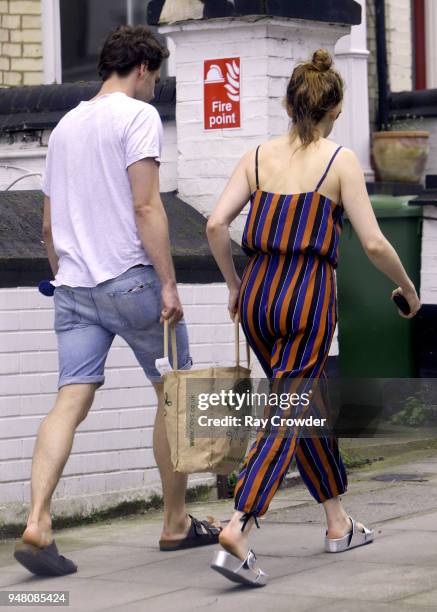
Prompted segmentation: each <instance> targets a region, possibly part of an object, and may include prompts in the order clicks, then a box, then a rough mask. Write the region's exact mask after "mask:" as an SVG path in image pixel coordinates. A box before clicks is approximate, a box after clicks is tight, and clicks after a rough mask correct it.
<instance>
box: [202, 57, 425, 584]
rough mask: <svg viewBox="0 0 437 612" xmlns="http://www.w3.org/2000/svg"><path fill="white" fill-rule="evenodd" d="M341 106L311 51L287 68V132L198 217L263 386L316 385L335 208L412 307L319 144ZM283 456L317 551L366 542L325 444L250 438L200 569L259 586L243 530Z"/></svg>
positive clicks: (396, 270) (334, 451)
mask: <svg viewBox="0 0 437 612" xmlns="http://www.w3.org/2000/svg"><path fill="white" fill-rule="evenodd" d="M342 99H343V81H342V79H341V76H340V75H339V74H338V73H337V71H336V70H335V69H334V68H332V60H331V57H330V55H329V53H328V52H327V51H325V50H323V49H319V50H317V51H316V52H315V53H314V55H313V58H312V60H311V61H308V62H304V63H301V64H299V65H297V66H296V67H295V69H294V71H293V73H292V75H291V78H290V81H289V84H288V87H287V95H286V108H287V112H288V115H289V116H290V117H291V119H292V129H291V131H290V132H289V133H286V134H284V135H282V136H280V137H278V138H274V139H272V140H269V141H267V142H265V143H263V144H262V145H261V146H259V147H257V148H256V149H255V150H252V151H249V152H248V153H246V154H245V155H244V156H243V157H242V158H241V160H240V162H239V164H238V165H237V167H236V169H235V171H234V173H233V175H232V177H231V179H230V181H229V183H228V185H227V186H226V188H225V190H224V191H223V194H222V195H221V197H220V200H219V202H218V203H217V206H216V207H215V209H214V211H213V212H212V214H211V216H210V218H209V220H208V225H207V233H208V240H209V243H210V247H211V250H212V252H213V255H214V257H215V259H216V261H217V263H218V265H219V267H220V269H221V271H222V273H223V276H224V278H225V280H226V283H227V286H228V288H229V312H230V315H231V318H232V319H234V317H235V316H236V314H237V313H238V315H239V317H240V321H241V324H242V327H243V331H244V333H245V335H246V337H247V340H248V342H249V344H250V346H251V347H252V349H253V351H254V352H255V354H256V356H257V357H258V359H259V361H260V363H261V365H262V367H263V369H264V372H265V374H266V376H267V377H268V378H273V379H277V378H295V377H307V378H310V379H312V378H314V379H317V378H318V377H319V376H320V375H321V374H322V372H323V367H324V365H325V361H326V359H327V356H328V352H329V347H330V344H331V341H332V337H333V334H334V329H335V325H336V321H337V301H336V291H335V272H334V269H335V267H336V266H337V255H338V253H337V250H338V239H339V235H340V232H341V228H342V217H343V212H344V211H346V213H347V216H348V218H349V220H350V222H351V223H352V226H353V227H354V229H355V231H356V233H357V235H358V238H359V240H360V242H361V245H362V246H363V248H364V250H365V252H366V254H367V256H368V257H369V259H370V261H371V262H372V263H373V264H374V265H375V266H376V267H377V268H378V269H379V270H380V271H381V272H383V273H384V274H385V275H386V276H388V278H390V279H391V280H392V281H393V283H395V285H397V286H398V287H397V288H396V289H395V290H394V291H393V293H392V297H393V295H394V294H396V293H399V294H401V295H403V296H404V298H405V299H406V300H407V301H408V304H409V307H410V314H409V315H408V317H407V318H410V317H412V316H414V315H415V314H416V313H417V311H418V310H419V308H420V302H419V298H418V296H417V293H416V291H415V288H414V285H413V283H412V282H411V280H410V278H409V277H408V275H407V273H406V271H405V269H404V268H403V266H402V264H401V262H400V260H399V257H398V255H397V253H396V251H395V250H394V249H393V247H392V246H391V244H390V243H389V242H388V241H387V239H386V238H385V237H384V235H383V234H382V233H381V230H380V228H379V226H378V223H377V220H376V218H375V215H374V212H373V209H372V205H371V203H370V201H369V197H368V194H367V190H366V186H365V180H364V176H363V172H362V170H361V168H360V165H359V162H358V160H357V158H356V156H355V155H354V153H353V152H352V151H350V150H348V149H345V148H344V147H341V146H338V145H337V144H335V143H334V142H332V141H331V140H328V139H327V136H328V135H329V134H330V132H331V130H332V128H333V125H334V122H335V120H336V119H337V118H338V116H339V114H340V112H341V106H342ZM249 200H250V210H249V214H248V217H247V222H246V226H245V229H244V233H243V239H242V246H243V249H244V251H245V252H246V253H247V254H248V255H250V260H249V263H248V265H247V266H246V269H245V271H244V274H243V278H242V281H240V279H239V278H238V276H237V273H236V271H235V267H234V264H233V261H232V256H231V250H230V235H229V225H230V224H231V223H232V221H233V220H234V219H235V218H236V217H237V215H238V214H239V213H240V212H241V210H242V209H243V207H244V206H245V205H246V202H247V201H249ZM340 202H341V204H340ZM399 314H400V315H401V316H405V315H403V314H402V313H401V311H400V310H399ZM281 436H282V437H281ZM293 457H295V459H296V462H297V465H298V468H299V471H300V473H301V475H302V477H303V480H304V482H305V484H306V485H307V486H308V489H309V491H310V493H311V494H312V495H313V497H314V498H315V499H316V501H317V502H319V503H321V504H323V508H324V510H325V513H326V520H327V532H326V538H325V550H326V551H327V552H341V551H343V550H347V549H349V548H352V547H354V546H360V545H362V544H367V543H369V542H371V541H372V540H373V531H371V530H370V529H367V528H366V527H364V525H362V524H361V523H356V522H355V521H354V520H353V519H351V517H349V516H348V514H347V513H346V511H345V510H344V509H343V507H342V505H341V501H340V495H341V494H342V493H344V492H345V490H346V486H347V479H346V473H345V469H344V465H343V463H342V460H341V456H340V453H339V450H338V445H337V441H336V440H335V439H334V438H333V437H319V438H302V437H299V436H287V437H284V436H283V434H281V433H278V432H276V431H273V433H269V435H268V436H266V435H263V433H262V432H260V433H258V435H257V438H256V440H255V442H254V444H253V445H252V447H251V449H250V451H249V454H248V456H247V457H246V460H245V462H244V465H243V469H242V470H241V472H240V475H239V478H238V482H237V486H236V496H235V510H236V511H235V514H234V515H233V517H232V519H231V520H230V522H229V523H228V524H227V526H226V527H225V528H224V529H223V531H222V532H221V534H220V537H219V540H220V544H221V546H222V547H223V549H224V551H220V552H219V553H217V555H216V558H215V560H214V562H213V565H212V567H213V569H216V570H217V571H219V572H221V573H222V574H224V575H225V576H227V577H228V578H230V579H231V580H234V581H237V582H243V583H245V584H250V585H253V586H262V585H264V584H265V583H266V579H267V576H266V574H264V572H262V570H260V569H259V568H258V567H257V565H256V561H255V555H254V554H253V551H251V550H250V549H249V545H248V534H249V532H250V529H251V528H252V527H253V524H254V523H256V524H257V521H256V517H257V516H261V515H262V514H264V513H265V512H266V511H267V508H268V505H269V503H270V501H271V499H272V497H273V495H274V493H275V492H276V490H277V488H278V486H279V484H280V483H281V481H282V479H283V477H284V475H285V473H286V471H287V469H288V466H289V464H290V462H291V460H292V458H293ZM225 551H226V552H225Z"/></svg>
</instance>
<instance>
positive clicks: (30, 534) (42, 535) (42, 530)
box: [21, 521, 53, 548]
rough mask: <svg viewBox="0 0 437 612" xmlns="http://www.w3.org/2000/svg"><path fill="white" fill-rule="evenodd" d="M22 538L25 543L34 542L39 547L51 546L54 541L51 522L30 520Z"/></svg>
mask: <svg viewBox="0 0 437 612" xmlns="http://www.w3.org/2000/svg"><path fill="white" fill-rule="evenodd" d="M21 539H22V540H23V542H24V543H25V544H33V546H38V548H44V547H45V546H49V544H51V543H52V542H53V533H52V526H51V522H42V521H40V522H37V521H28V523H27V527H26V529H25V530H24V532H23V535H22V536H21Z"/></svg>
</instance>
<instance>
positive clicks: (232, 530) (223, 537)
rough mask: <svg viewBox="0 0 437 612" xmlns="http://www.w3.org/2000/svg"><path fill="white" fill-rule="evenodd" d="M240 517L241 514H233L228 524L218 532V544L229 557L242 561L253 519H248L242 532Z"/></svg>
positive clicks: (247, 549)
mask: <svg viewBox="0 0 437 612" xmlns="http://www.w3.org/2000/svg"><path fill="white" fill-rule="evenodd" d="M242 516H243V513H242V512H235V513H234V515H233V517H232V518H231V520H230V521H229V523H228V524H227V525H226V527H224V528H223V530H222V531H221V532H220V535H219V543H220V545H221V546H223V548H224V549H225V550H226V551H227V552H229V553H231V555H234V556H235V557H238V558H239V559H241V560H242V561H244V559H245V558H246V557H247V553H248V551H249V544H248V536H249V532H250V529H251V528H252V525H253V519H250V520H249V521H248V522H247V524H246V527H245V529H244V531H241V527H242V525H243V523H242V522H241V517H242Z"/></svg>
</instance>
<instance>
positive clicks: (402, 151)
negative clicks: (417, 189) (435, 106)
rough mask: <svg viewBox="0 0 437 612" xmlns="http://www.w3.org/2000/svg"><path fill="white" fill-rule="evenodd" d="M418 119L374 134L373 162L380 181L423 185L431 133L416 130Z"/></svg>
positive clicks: (411, 119)
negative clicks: (421, 182) (421, 183)
mask: <svg viewBox="0 0 437 612" xmlns="http://www.w3.org/2000/svg"><path fill="white" fill-rule="evenodd" d="M415 119H416V117H414V116H411V117H407V120H406V121H405V122H404V123H401V122H395V123H393V124H392V125H388V126H387V128H388V129H387V130H386V131H381V132H374V133H373V146H372V160H373V165H374V169H375V173H376V175H377V176H376V178H377V179H378V180H381V181H400V182H407V183H420V181H421V178H422V175H423V172H424V170H425V166H426V161H427V159H428V153H429V132H427V131H425V130H418V129H415V124H414V120H415Z"/></svg>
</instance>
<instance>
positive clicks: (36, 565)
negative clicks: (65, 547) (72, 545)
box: [14, 540, 77, 576]
mask: <svg viewBox="0 0 437 612" xmlns="http://www.w3.org/2000/svg"><path fill="white" fill-rule="evenodd" d="M14 557H15V559H16V560H17V561H18V563H21V565H23V566H24V567H25V568H26V569H28V570H29V572H32V574H35V575H36V576H66V575H67V574H74V573H75V572H77V565H76V564H75V563H73V561H71V559H67V558H66V557H64V556H63V555H60V554H59V551H58V548H57V546H56V543H55V541H54V540H53V542H52V543H51V544H49V545H48V546H44V548H39V547H38V546H34V545H33V544H27V543H25V542H19V543H18V544H17V545H16V547H15V551H14Z"/></svg>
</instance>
